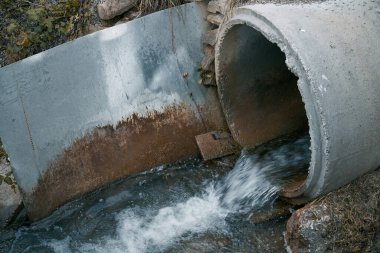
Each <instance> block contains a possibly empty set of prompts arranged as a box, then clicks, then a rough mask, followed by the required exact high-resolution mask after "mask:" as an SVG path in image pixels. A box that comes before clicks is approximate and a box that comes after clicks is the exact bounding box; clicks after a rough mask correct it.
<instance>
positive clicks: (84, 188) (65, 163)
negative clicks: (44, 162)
mask: <svg viewBox="0 0 380 253" xmlns="http://www.w3.org/2000/svg"><path fill="white" fill-rule="evenodd" d="M215 122H216V121H215ZM209 127H213V128H214V127H216V125H214V124H211V125H210V126H206V127H205V125H204V122H202V120H201V119H199V118H198V117H196V115H195V113H194V112H193V111H192V109H191V108H189V107H188V106H186V105H175V106H171V107H168V108H166V109H165V111H164V112H162V113H159V112H156V111H153V112H150V113H149V114H148V115H147V116H137V115H133V116H131V117H130V118H128V119H125V120H123V121H120V122H119V123H118V124H117V126H116V127H113V126H110V125H107V126H102V127H97V128H95V129H93V130H92V132H91V133H89V134H87V135H85V136H84V137H82V138H79V139H77V140H75V141H74V142H73V144H72V145H71V146H70V147H69V148H67V149H65V151H64V152H63V153H62V154H61V155H60V156H59V157H57V159H56V160H55V161H54V162H53V163H51V165H50V166H49V168H48V170H47V172H46V173H45V174H44V175H43V176H42V177H41V178H40V181H39V183H38V186H37V188H36V189H35V190H34V192H33V193H32V194H31V195H30V196H27V198H26V203H25V204H26V207H27V210H28V215H29V217H30V219H32V220H37V219H40V218H43V217H45V216H47V215H48V214H50V213H51V212H52V211H53V210H54V209H56V208H57V207H59V206H60V205H61V204H63V203H65V202H67V201H68V200H70V199H73V198H74V197H76V196H78V195H80V194H83V193H85V192H88V191H90V190H92V189H95V188H96V187H99V186H101V185H104V184H107V183H109V182H111V181H114V180H116V179H119V178H121V177H124V176H128V175H131V174H135V173H138V172H142V171H144V170H146V169H149V168H152V167H155V166H158V165H161V164H165V163H169V162H173V161H176V160H178V159H183V158H185V157H188V156H191V155H195V154H198V148H197V145H196V142H195V138H194V136H196V135H198V134H201V133H205V132H207V130H206V129H205V128H209ZM219 127H220V126H219Z"/></svg>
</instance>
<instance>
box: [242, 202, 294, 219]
mask: <svg viewBox="0 0 380 253" xmlns="http://www.w3.org/2000/svg"><path fill="white" fill-rule="evenodd" d="M298 207H299V206H296V205H292V204H290V203H287V202H285V201H282V200H277V201H276V202H275V203H274V205H273V207H272V208H270V209H269V210H268V208H265V209H259V210H257V211H255V212H253V213H251V214H250V215H249V218H248V219H249V221H250V222H251V223H252V224H261V223H264V222H266V221H269V220H273V219H277V218H280V217H283V216H288V215H290V214H291V210H293V209H295V208H298Z"/></svg>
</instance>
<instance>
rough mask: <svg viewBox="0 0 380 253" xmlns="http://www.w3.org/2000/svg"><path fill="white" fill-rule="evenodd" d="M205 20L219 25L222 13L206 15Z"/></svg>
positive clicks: (221, 20)
mask: <svg viewBox="0 0 380 253" xmlns="http://www.w3.org/2000/svg"><path fill="white" fill-rule="evenodd" d="M207 21H208V22H210V23H211V24H214V25H220V24H221V23H222V22H223V15H222V14H210V15H207Z"/></svg>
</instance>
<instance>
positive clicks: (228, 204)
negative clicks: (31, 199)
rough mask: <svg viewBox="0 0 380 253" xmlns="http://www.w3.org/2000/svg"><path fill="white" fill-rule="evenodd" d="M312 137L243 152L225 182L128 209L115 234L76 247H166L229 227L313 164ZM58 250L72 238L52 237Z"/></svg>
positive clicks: (132, 250) (137, 250) (134, 250)
mask: <svg viewBox="0 0 380 253" xmlns="http://www.w3.org/2000/svg"><path fill="white" fill-rule="evenodd" d="M309 158H310V151H309V137H308V136H304V137H301V138H299V139H297V140H295V141H293V142H291V143H288V144H286V145H283V146H281V147H279V148H275V149H273V150H269V151H266V150H264V152H261V153H260V152H259V153H255V154H249V153H246V152H244V153H243V154H242V155H241V157H240V158H239V159H238V161H237V163H236V165H235V167H234V169H233V170H231V172H230V173H229V174H228V175H227V176H226V177H225V178H224V180H222V181H221V182H211V183H209V185H208V186H206V187H205V189H204V190H203V193H202V194H200V195H199V196H194V197H191V198H189V199H188V200H186V201H183V202H179V203H174V204H173V205H171V206H167V207H164V208H161V209H159V210H154V208H150V209H144V210H141V209H139V208H138V207H136V208H128V209H126V210H124V211H122V212H121V213H119V214H117V217H116V219H117V220H118V226H117V228H116V236H113V237H104V238H103V239H102V240H101V241H97V242H95V243H86V244H81V245H76V246H74V247H75V248H76V250H75V251H74V252H99V253H100V252H108V253H110V252H115V253H119V252H128V253H143V252H162V251H164V250H165V249H167V248H168V247H169V246H170V245H172V244H174V243H176V242H178V241H179V240H180V239H181V238H183V237H189V236H190V237H191V235H192V234H196V233H203V232H206V231H220V230H224V229H227V228H226V226H227V225H226V222H225V218H226V217H227V216H228V215H229V214H231V213H236V212H247V211H249V210H252V209H255V208H259V207H262V206H263V205H265V204H267V203H268V202H270V201H273V200H274V199H275V198H276V196H277V193H278V191H279V189H280V188H281V185H282V184H283V183H284V180H285V179H286V178H287V177H289V176H291V175H293V174H295V173H297V172H298V170H297V169H299V168H302V167H305V166H307V165H308V163H309ZM47 245H49V246H50V247H51V248H53V249H54V250H55V252H65V253H66V252H70V250H69V249H70V248H72V246H73V245H71V247H69V246H70V238H66V239H65V240H60V241H57V240H52V241H48V242H47Z"/></svg>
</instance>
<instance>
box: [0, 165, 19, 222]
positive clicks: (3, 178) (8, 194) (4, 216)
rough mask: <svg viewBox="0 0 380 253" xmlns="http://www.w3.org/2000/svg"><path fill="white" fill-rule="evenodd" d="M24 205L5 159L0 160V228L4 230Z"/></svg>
mask: <svg viewBox="0 0 380 253" xmlns="http://www.w3.org/2000/svg"><path fill="white" fill-rule="evenodd" d="M21 205H22V198H21V194H20V191H19V189H18V187H17V185H16V182H15V179H14V177H13V175H12V171H11V166H10V164H9V163H8V162H7V161H6V159H5V158H3V159H1V160H0V228H4V227H5V226H6V225H7V224H8V222H9V221H10V219H12V217H13V216H14V215H15V214H16V211H17V210H18V209H19V207H20V206H21Z"/></svg>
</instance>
